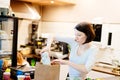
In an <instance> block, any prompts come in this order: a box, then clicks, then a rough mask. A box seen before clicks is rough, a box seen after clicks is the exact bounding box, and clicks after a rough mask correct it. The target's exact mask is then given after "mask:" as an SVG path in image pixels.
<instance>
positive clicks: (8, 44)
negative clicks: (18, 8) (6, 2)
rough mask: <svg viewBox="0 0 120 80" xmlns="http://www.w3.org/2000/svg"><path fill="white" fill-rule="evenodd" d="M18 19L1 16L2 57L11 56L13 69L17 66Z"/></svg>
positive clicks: (0, 54) (0, 40) (0, 43)
mask: <svg viewBox="0 0 120 80" xmlns="http://www.w3.org/2000/svg"><path fill="white" fill-rule="evenodd" d="M17 35H18V18H17V17H12V16H0V57H1V56H5V55H9V54H10V55H11V59H12V65H11V66H12V67H14V66H16V65H17V59H16V56H17V55H16V52H17Z"/></svg>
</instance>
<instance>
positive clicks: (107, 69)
mask: <svg viewBox="0 0 120 80" xmlns="http://www.w3.org/2000/svg"><path fill="white" fill-rule="evenodd" d="M106 65H107V64H106ZM92 70H94V71H98V72H103V73H107V74H111V75H115V76H120V72H119V73H114V72H112V70H113V68H112V67H107V66H96V65H95V66H94V67H93V68H92Z"/></svg>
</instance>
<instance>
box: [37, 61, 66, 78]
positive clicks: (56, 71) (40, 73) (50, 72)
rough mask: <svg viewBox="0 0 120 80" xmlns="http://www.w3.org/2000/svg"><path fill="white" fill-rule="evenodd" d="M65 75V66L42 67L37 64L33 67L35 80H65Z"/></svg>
mask: <svg viewBox="0 0 120 80" xmlns="http://www.w3.org/2000/svg"><path fill="white" fill-rule="evenodd" d="M67 73H68V66H67V65H43V64H40V63H39V62H38V63H36V67H35V80H65V79H66V77H67Z"/></svg>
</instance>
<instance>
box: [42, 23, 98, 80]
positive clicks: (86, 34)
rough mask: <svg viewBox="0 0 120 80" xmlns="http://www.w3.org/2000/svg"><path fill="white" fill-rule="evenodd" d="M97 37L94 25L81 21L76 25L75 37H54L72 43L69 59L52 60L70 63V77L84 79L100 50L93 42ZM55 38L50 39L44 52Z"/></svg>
mask: <svg viewBox="0 0 120 80" xmlns="http://www.w3.org/2000/svg"><path fill="white" fill-rule="evenodd" d="M94 38H95V33H94V30H93V28H92V25H91V24H90V23H87V22H82V23H79V24H78V25H76V26H75V39H74V38H69V37H60V36H55V37H54V39H55V40H58V41H62V42H66V43H68V44H69V45H70V48H71V50H70V55H69V61H67V60H61V59H55V60H53V61H52V62H58V63H60V64H67V65H69V67H70V68H69V77H70V78H72V79H73V78H79V79H80V80H82V79H83V80H84V78H85V76H86V74H87V73H88V72H89V71H90V70H91V68H92V66H93V64H94V63H95V56H96V53H97V51H98V49H97V47H95V46H94V45H92V44H91V41H92V40H93V39H94ZM52 40H53V39H48V45H47V47H46V48H44V49H43V50H42V51H41V53H42V52H44V51H46V50H48V49H49V48H50V45H51V42H52Z"/></svg>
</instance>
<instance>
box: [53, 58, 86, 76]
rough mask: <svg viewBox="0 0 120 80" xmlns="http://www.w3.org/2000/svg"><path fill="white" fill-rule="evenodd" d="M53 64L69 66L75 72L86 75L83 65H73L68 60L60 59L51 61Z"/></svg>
mask: <svg viewBox="0 0 120 80" xmlns="http://www.w3.org/2000/svg"><path fill="white" fill-rule="evenodd" d="M54 62H57V63H60V64H66V65H69V66H71V67H73V68H75V69H76V70H78V71H79V72H81V73H84V74H87V73H88V71H87V69H86V67H85V65H84V64H75V63H73V62H70V61H68V60H62V59H55V60H53V61H52V63H54Z"/></svg>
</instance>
